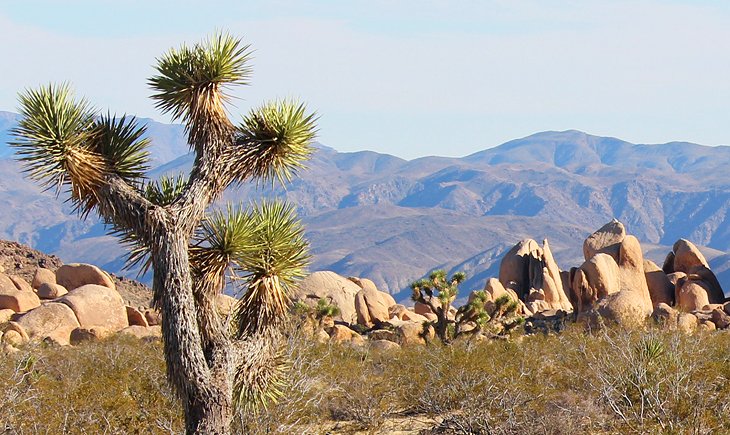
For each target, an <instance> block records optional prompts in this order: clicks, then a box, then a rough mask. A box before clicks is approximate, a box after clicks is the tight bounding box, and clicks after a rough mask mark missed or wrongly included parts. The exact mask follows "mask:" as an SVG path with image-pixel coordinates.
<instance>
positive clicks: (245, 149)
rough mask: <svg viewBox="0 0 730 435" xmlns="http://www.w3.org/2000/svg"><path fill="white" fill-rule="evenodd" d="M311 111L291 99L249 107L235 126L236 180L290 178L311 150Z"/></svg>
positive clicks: (314, 115) (300, 166) (312, 137)
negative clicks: (249, 110)
mask: <svg viewBox="0 0 730 435" xmlns="http://www.w3.org/2000/svg"><path fill="white" fill-rule="evenodd" d="M316 120H317V116H316V114H315V113H309V112H307V109H306V106H305V105H304V104H302V103H297V102H295V101H293V100H276V101H272V102H269V103H267V104H264V105H263V106H261V107H259V108H257V109H254V110H252V111H251V112H250V113H249V114H248V115H247V116H246V117H244V119H243V121H242V123H241V124H240V125H239V126H238V129H237V138H236V144H237V150H236V153H238V154H240V155H241V156H244V158H243V159H240V161H241V164H240V166H239V167H237V168H235V172H236V174H238V180H239V181H243V180H246V179H249V178H256V179H260V180H279V181H280V182H282V183H283V182H284V181H290V180H291V178H292V176H293V175H294V174H295V173H296V171H297V170H299V169H301V168H302V167H303V162H304V161H305V160H307V159H308V158H309V156H310V155H311V154H312V151H313V148H312V145H311V144H312V141H313V140H314V138H315V137H316V134H317V131H316V126H315V122H316Z"/></svg>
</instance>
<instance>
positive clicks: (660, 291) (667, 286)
mask: <svg viewBox="0 0 730 435" xmlns="http://www.w3.org/2000/svg"><path fill="white" fill-rule="evenodd" d="M644 275H645V276H646V284H647V285H648V286H649V295H650V296H651V302H652V305H653V306H654V307H656V306H657V305H658V304H661V303H664V304H667V305H669V306H672V305H674V284H672V282H671V281H670V280H669V278H668V277H667V274H665V273H664V271H663V270H662V269H661V268H660V267H659V266H658V265H657V264H656V263H654V262H653V261H651V260H644Z"/></svg>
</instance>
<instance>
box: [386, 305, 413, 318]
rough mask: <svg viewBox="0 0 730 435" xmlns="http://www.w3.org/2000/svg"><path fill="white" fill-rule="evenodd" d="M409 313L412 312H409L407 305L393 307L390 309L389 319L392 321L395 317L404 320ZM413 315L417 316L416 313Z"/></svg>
mask: <svg viewBox="0 0 730 435" xmlns="http://www.w3.org/2000/svg"><path fill="white" fill-rule="evenodd" d="M407 312H410V311H408V308H406V306H405V305H401V304H395V305H391V307H390V308H388V318H389V319H392V318H393V317H395V318H396V319H398V320H403V316H405V315H406V313H407ZM413 314H416V313H413Z"/></svg>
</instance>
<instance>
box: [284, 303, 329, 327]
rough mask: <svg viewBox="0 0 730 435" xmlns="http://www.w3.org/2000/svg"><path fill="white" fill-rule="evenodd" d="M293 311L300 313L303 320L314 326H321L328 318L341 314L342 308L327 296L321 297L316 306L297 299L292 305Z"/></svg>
mask: <svg viewBox="0 0 730 435" xmlns="http://www.w3.org/2000/svg"><path fill="white" fill-rule="evenodd" d="M292 311H293V312H294V313H296V314H298V315H300V316H301V319H302V320H304V321H307V322H309V323H310V324H311V325H312V326H319V327H322V326H323V325H324V322H325V320H326V319H330V320H331V319H332V318H333V317H335V316H336V315H338V314H340V308H339V307H338V306H337V305H336V304H334V303H332V302H330V301H328V300H327V299H326V298H320V299H319V300H318V301H317V305H315V306H314V307H311V306H309V305H307V304H306V303H304V302H302V301H296V302H295V303H294V305H292Z"/></svg>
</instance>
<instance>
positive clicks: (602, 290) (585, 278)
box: [571, 253, 621, 312]
mask: <svg viewBox="0 0 730 435" xmlns="http://www.w3.org/2000/svg"><path fill="white" fill-rule="evenodd" d="M573 275H574V276H573V282H572V289H573V291H572V292H571V294H572V296H573V298H574V299H575V303H574V304H573V305H574V308H575V309H576V310H577V311H578V312H586V311H588V310H590V309H591V308H592V307H593V306H594V304H595V303H596V302H597V301H598V300H600V299H602V298H605V297H606V296H608V295H611V294H614V293H618V292H619V291H620V290H621V278H620V275H619V270H618V264H617V263H616V261H615V260H614V259H613V257H611V256H610V255H608V254H605V253H598V254H596V255H594V256H593V257H591V258H590V259H589V260H587V261H586V262H584V263H583V264H582V265H581V266H580V268H578V270H576V271H575V273H574V274H573Z"/></svg>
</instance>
